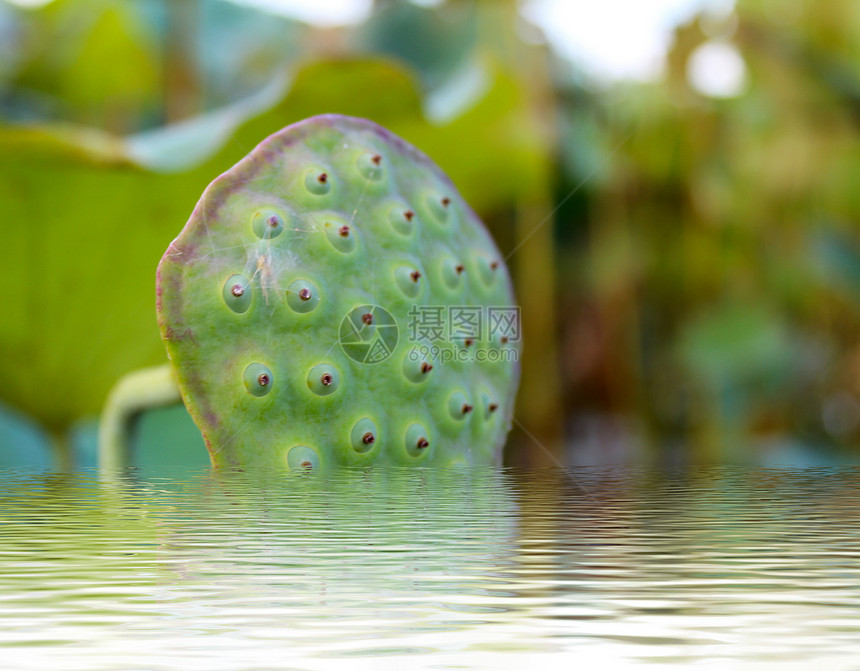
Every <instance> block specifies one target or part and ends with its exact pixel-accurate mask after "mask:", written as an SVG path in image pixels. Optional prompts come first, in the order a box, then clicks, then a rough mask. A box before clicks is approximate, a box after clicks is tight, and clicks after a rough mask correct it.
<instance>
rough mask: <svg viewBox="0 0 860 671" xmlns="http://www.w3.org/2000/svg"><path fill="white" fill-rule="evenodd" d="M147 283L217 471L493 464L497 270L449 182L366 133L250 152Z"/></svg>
mask: <svg viewBox="0 0 860 671" xmlns="http://www.w3.org/2000/svg"><path fill="white" fill-rule="evenodd" d="M157 284H158V287H157V294H158V317H159V325H160V328H161V332H162V336H163V338H164V341H165V344H166V347H167V352H168V355H169V357H170V361H171V363H172V364H173V366H174V369H175V372H176V377H177V380H178V383H179V387H180V391H181V393H182V397H183V400H184V402H185V404H186V406H187V407H188V410H189V412H190V413H191V416H192V417H193V419H194V421H195V422H196V423H197V426H198V427H199V428H200V430H201V432H202V433H203V436H204V438H205V440H206V444H207V446H208V448H209V452H210V456H211V459H212V462H213V464H214V465H216V466H241V467H254V466H256V467H265V468H274V469H291V470H302V471H303V470H309V471H315V470H319V469H325V468H332V467H338V466H364V465H370V464H397V465H415V466H419V465H420V466H431V465H436V466H450V465H454V464H464V463H465V464H494V463H499V462H500V460H501V452H502V447H503V445H504V442H505V437H506V435H507V432H508V430H509V428H510V424H511V418H512V411H513V400H514V395H515V392H516V387H517V383H518V379H519V363H518V360H519V353H520V349H519V347H520V342H519V330H518V325H516V324H513V323H511V322H510V316H511V315H513V314H514V313H515V312H516V309H515V307H514V306H515V301H514V296H513V291H512V287H511V280H510V276H509V274H508V270H507V268H506V266H505V264H504V262H503V259H502V257H501V255H500V254H499V251H498V249H497V248H496V246H495V244H494V243H493V240H492V239H491V237H490V235H489V233H488V232H487V230H486V229H485V228H484V226H483V224H482V223H481V222H480V220H479V219H478V218H477V216H476V215H475V214H474V213H473V212H472V210H471V209H470V208H469V207H468V205H467V204H466V203H465V201H464V200H463V198H462V197H461V196H460V194H459V193H458V192H457V190H456V189H455V188H454V186H453V185H452V184H451V182H450V181H449V180H448V178H447V177H446V176H445V175H444V173H442V171H441V170H440V169H439V168H438V167H437V166H436V165H435V164H434V163H433V162H432V161H431V160H430V159H429V158H428V157H427V156H425V155H424V154H422V153H421V152H420V151H418V150H417V149H415V148H414V147H412V146H411V145H409V144H407V143H406V142H404V141H403V140H401V139H400V138H398V137H396V136H394V135H392V134H391V133H390V132H388V131H386V130H385V129H383V128H381V127H379V126H377V125H376V124H373V123H372V122H370V121H366V120H363V119H355V118H350V117H344V116H338V115H323V116H318V117H313V118H311V119H307V120H305V121H302V122H299V123H297V124H294V125H292V126H289V127H287V128H285V129H283V130H281V131H280V132H278V133H275V134H274V135H272V136H271V137H269V138H267V139H266V140H264V141H263V142H262V143H261V144H260V145H258V146H257V147H256V148H255V149H254V150H253V151H252V152H251V154H250V155H249V156H247V157H246V158H244V159H243V160H242V161H240V162H239V163H238V164H237V165H235V166H234V167H233V168H231V169H230V170H228V171H227V172H226V173H224V174H223V175H221V176H220V177H218V179H216V180H215V181H214V182H212V184H210V185H209V187H208V188H207V189H206V191H205V192H204V193H203V196H202V197H201V199H200V201H199V202H198V203H197V206H196V208H195V209H194V212H193V213H192V215H191V218H190V219H189V221H188V223H187V224H186V225H185V227H184V228H183V230H182V232H181V233H180V234H179V236H178V237H177V238H176V240H174V241H173V242H172V243H171V245H170V246H169V247H168V249H167V252H166V253H165V255H164V257H163V258H162V260H161V263H160V265H159V268H158V277H157ZM458 313H463V314H465V313H470V314H471V315H472V319H471V320H470V322H469V324H466V325H465V326H470V325H471V326H470V327H476V328H477V329H478V331H479V332H474V333H471V332H469V333H467V332H464V331H463V329H464V328H465V326H464V324H463V323H460V321H461V320H458V319H457V315H458ZM501 313H504V314H506V315H508V319H507V321H506V320H501V321H500V320H499V319H498V315H499V314H501ZM494 314H495V318H494ZM476 320H477V321H476ZM455 321H457V323H456V324H455ZM500 324H501V325H502V326H507V327H508V328H506V329H504V330H503V332H502V331H500ZM455 327H456V328H455ZM493 329H495V330H493Z"/></svg>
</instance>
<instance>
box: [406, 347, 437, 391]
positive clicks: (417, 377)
mask: <svg viewBox="0 0 860 671" xmlns="http://www.w3.org/2000/svg"><path fill="white" fill-rule="evenodd" d="M413 358H414V354H413V352H407V354H406V356H405V357H404V358H403V375H404V376H405V377H406V379H407V380H409V381H410V382H414V383H415V384H421V383H423V382H426V381H427V380H428V379H429V378H430V371H432V370H433V364H431V363H429V362H428V361H424V360H423V359H415V360H413Z"/></svg>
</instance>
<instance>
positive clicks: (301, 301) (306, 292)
mask: <svg viewBox="0 0 860 671" xmlns="http://www.w3.org/2000/svg"><path fill="white" fill-rule="evenodd" d="M319 304H320V291H319V289H318V288H317V286H316V285H315V284H314V283H313V282H310V281H309V280H305V279H299V280H295V281H293V282H292V283H291V284H290V286H289V287H287V305H289V306H290V309H291V310H293V311H294V312H300V313H307V312H311V311H312V310H315V309H316V307H317V306H318V305H319Z"/></svg>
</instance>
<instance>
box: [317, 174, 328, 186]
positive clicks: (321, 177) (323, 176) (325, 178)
mask: <svg viewBox="0 0 860 671" xmlns="http://www.w3.org/2000/svg"><path fill="white" fill-rule="evenodd" d="M317 181H318V182H319V183H320V184H325V183H326V182H327V181H328V173H325V172H321V173H320V174H319V175H317Z"/></svg>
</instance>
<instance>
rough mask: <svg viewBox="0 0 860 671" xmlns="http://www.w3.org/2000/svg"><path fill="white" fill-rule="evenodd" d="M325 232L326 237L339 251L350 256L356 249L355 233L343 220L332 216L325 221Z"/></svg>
mask: <svg viewBox="0 0 860 671" xmlns="http://www.w3.org/2000/svg"><path fill="white" fill-rule="evenodd" d="M323 230H325V232H326V237H327V238H328V241H329V242H330V243H331V245H332V247H334V248H335V249H336V250H337V251H339V252H343V253H344V254H349V253H350V252H352V250H354V249H355V239H356V237H357V236H356V235H355V231H354V230H353V228H352V227H351V226H350V225H348V224H347V223H346V222H345V221H344V220H343V219H341V218H340V217H338V216H335V215H331V216H329V217H327V218H326V219H325V222H324V223H323Z"/></svg>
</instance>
